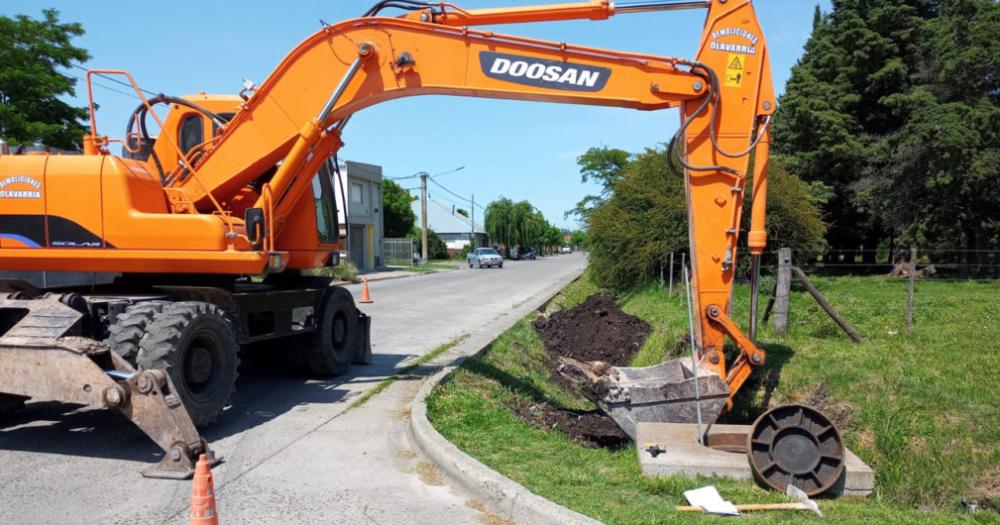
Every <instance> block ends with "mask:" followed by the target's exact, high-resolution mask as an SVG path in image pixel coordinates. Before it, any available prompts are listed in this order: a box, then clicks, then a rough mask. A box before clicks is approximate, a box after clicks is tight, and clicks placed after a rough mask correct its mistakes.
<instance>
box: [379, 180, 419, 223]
mask: <svg viewBox="0 0 1000 525" xmlns="http://www.w3.org/2000/svg"><path fill="white" fill-rule="evenodd" d="M413 200H414V199H413V197H412V196H411V195H410V193H409V192H408V191H406V190H405V189H403V187H402V186H400V185H399V184H396V183H395V182H393V181H391V180H388V179H384V180H383V181H382V221H383V223H384V225H385V236H386V237H406V236H407V234H409V233H410V230H412V229H413V225H414V224H416V222H417V216H416V215H415V214H414V213H413V208H412V207H410V203H412V202H413Z"/></svg>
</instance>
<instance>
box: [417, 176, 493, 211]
mask: <svg viewBox="0 0 1000 525" xmlns="http://www.w3.org/2000/svg"><path fill="white" fill-rule="evenodd" d="M428 178H429V179H430V180H431V182H433V183H434V184H437V186H438V187H439V188H441V189H442V190H444V191H446V192H448V193H450V194H452V195H454V196H455V197H456V198H458V199H460V200H461V201H462V202H464V203H465V204H474V203H473V202H472V201H471V200H469V199H466V198H465V197H462V196H461V195H459V194H457V193H455V192H453V191H451V190H449V189H448V188H446V187H444V185H443V184H441V183H440V182H438V181H436V180H434V178H433V177H428ZM475 206H476V207H477V208H479V209H480V210H483V211H485V210H486V208H484V207H482V206H481V205H479V204H475Z"/></svg>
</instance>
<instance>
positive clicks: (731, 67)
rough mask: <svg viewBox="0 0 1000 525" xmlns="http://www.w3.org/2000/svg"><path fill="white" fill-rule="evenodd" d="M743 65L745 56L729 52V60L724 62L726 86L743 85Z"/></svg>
mask: <svg viewBox="0 0 1000 525" xmlns="http://www.w3.org/2000/svg"><path fill="white" fill-rule="evenodd" d="M744 65H746V57H744V56H742V55H737V54H735V53H729V60H728V61H727V62H726V87H740V86H742V85H743V75H744V72H743V66H744Z"/></svg>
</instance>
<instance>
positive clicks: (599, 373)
mask: <svg viewBox="0 0 1000 525" xmlns="http://www.w3.org/2000/svg"><path fill="white" fill-rule="evenodd" d="M685 361H688V363H687V364H685ZM559 374H560V375H561V376H562V377H564V378H565V379H567V380H568V381H569V382H570V383H571V384H573V385H574V386H575V387H576V388H577V389H578V390H579V391H580V392H581V393H582V394H583V395H585V396H586V397H587V398H588V399H590V400H592V401H594V402H595V403H597V405H598V407H600V408H601V410H602V411H604V412H605V413H607V414H608V415H609V416H611V418H612V419H614V421H615V423H616V424H617V425H618V426H619V427H621V429H622V430H623V431H624V432H625V433H626V434H628V435H629V437H631V438H632V439H633V440H634V439H635V427H636V424H637V423H640V422H643V423H645V422H651V423H695V422H697V421H698V415H697V414H698V408H699V405H700V408H701V421H702V423H706V424H710V423H714V422H715V420H716V419H717V418H718V417H719V414H721V413H722V410H723V409H724V408H725V406H726V400H727V399H728V397H729V388H728V387H727V386H726V383H725V382H724V381H723V380H722V378H720V377H719V376H718V375H716V374H715V373H713V372H711V371H709V370H699V371H698V376H697V377H695V374H694V372H693V371H692V369H691V367H690V361H689V360H686V359H672V360H670V361H666V362H663V363H660V364H658V365H654V366H646V367H617V366H611V365H609V364H607V363H604V362H601V361H591V362H586V363H584V362H580V361H576V360H574V359H570V358H566V357H561V358H560V364H559ZM695 382H697V384H698V394H697V395H696V394H695Z"/></svg>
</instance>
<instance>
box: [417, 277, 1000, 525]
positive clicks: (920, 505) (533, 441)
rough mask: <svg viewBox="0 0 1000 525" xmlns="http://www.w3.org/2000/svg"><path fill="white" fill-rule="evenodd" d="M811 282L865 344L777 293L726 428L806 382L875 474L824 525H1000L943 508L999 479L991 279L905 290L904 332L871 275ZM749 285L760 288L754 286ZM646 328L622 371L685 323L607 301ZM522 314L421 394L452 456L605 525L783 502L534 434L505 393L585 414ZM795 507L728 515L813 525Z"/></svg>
mask: <svg viewBox="0 0 1000 525" xmlns="http://www.w3.org/2000/svg"><path fill="white" fill-rule="evenodd" d="M814 282H815V284H816V286H817V287H819V288H820V290H821V291H822V292H823V293H824V294H825V295H826V297H827V299H828V300H829V301H830V302H831V303H832V304H833V305H834V307H835V308H837V309H838V310H839V311H840V312H841V314H843V316H844V317H845V318H847V319H848V321H849V322H851V323H852V324H853V325H854V326H855V328H857V329H858V331H859V332H861V334H862V336H864V337H865V342H864V343H863V344H861V345H856V344H854V343H852V342H851V341H850V340H849V339H848V338H847V337H846V335H844V334H843V333H841V332H840V331H839V328H838V327H837V326H836V325H835V324H834V323H833V321H832V320H830V319H829V318H828V317H826V314H825V313H823V312H822V311H821V310H819V311H813V310H814V307H815V306H816V304H815V303H814V302H813V300H812V299H811V298H810V297H809V296H808V295H807V294H805V293H804V291H803V290H800V289H797V288H793V294H792V301H791V305H792V306H791V312H792V313H791V317H790V328H789V331H788V332H787V333H786V334H777V333H775V332H774V331H773V330H772V329H771V328H770V327H763V328H762V329H761V330H760V333H759V334H758V338H759V339H760V340H761V341H762V342H763V346H764V348H765V349H766V350H767V351H768V363H767V365H766V366H765V369H764V370H763V371H757V372H755V374H764V375H767V376H769V377H771V378H772V381H771V382H763V385H764V386H760V385H758V386H757V387H756V388H748V389H746V390H745V391H744V392H741V395H740V397H739V399H738V402H737V406H736V408H735V409H734V412H733V413H732V414H730V415H728V416H725V417H726V418H727V419H728V420H730V421H740V422H744V421H745V420H746V419H748V418H751V417H753V416H755V415H756V414H758V413H759V412H760V410H761V406H760V405H761V400H762V399H763V396H764V390H765V387H766V385H768V384H770V385H771V386H772V388H773V391H772V392H771V401H770V402H771V404H772V405H775V404H780V403H784V402H792V401H797V400H802V399H803V398H804V397H806V396H807V395H808V394H809V393H811V392H812V391H814V390H815V388H816V387H817V386H818V385H819V384H820V383H822V382H825V383H826V384H827V386H828V393H829V395H830V397H831V398H832V399H833V400H835V401H837V402H840V403H844V404H846V405H847V406H848V407H849V408H850V409H851V413H852V416H851V418H850V420H849V421H848V423H847V424H846V425H845V426H844V427H843V428H842V429H841V430H842V432H843V434H844V437H845V440H846V442H847V444H848V446H849V447H850V448H851V449H852V450H853V451H854V452H856V453H857V454H859V455H860V456H861V458H862V459H864V460H865V461H866V462H867V463H868V464H869V465H871V466H872V467H873V468H874V469H875V471H876V492H875V494H874V495H873V496H872V497H871V498H869V499H867V500H855V499H849V498H848V499H840V500H824V501H823V502H822V503H821V506H822V508H823V510H824V514H825V517H824V518H823V520H825V521H826V522H829V523H906V524H910V523H935V524H936V523H1000V516H998V514H997V513H995V512H986V513H980V514H977V515H967V514H962V513H961V512H960V510H961V509H960V505H959V498H960V497H961V496H962V495H965V494H973V493H975V492H976V491H977V490H984V489H985V490H989V491H992V492H993V494H994V495H996V491H997V490H998V487H997V484H998V483H1000V479H998V478H1000V408H998V407H1000V394H998V390H997V388H996V387H995V386H994V385H993V382H994V381H995V379H994V378H993V376H992V373H993V371H996V370H1000V283H975V282H968V283H946V282H934V281H926V282H920V283H918V285H917V300H916V309H915V312H916V313H915V328H914V332H913V335H912V336H907V335H906V330H905V305H906V283H905V281H901V280H891V279H884V278H839V279H833V278H817V279H814ZM762 289H765V290H769V289H770V285H768V284H766V283H765V286H763V287H762ZM594 291H596V288H595V287H594V285H593V284H591V283H590V282H589V280H587V279H586V278H583V279H580V280H578V281H577V282H575V283H573V284H571V285H570V286H569V287H567V288H566V289H565V290H564V291H563V293H562V294H561V295H560V296H559V297H557V298H556V299H555V300H554V301H553V303H551V304H550V306H549V308H557V307H568V306H572V305H574V304H577V303H579V302H580V301H582V300H583V299H584V298H586V297H587V296H588V295H589V294H590V293H593V292H594ZM736 297H737V300H736V301H735V304H734V307H733V313H734V317H735V318H736V319H737V320H739V321H741V324H745V323H743V322H742V321H744V320H745V319H746V317H747V314H746V312H747V311H748V308H747V302H748V301H747V290H746V288H745V287H737V290H736ZM620 302H621V304H622V306H623V308H624V309H625V311H627V312H629V313H632V314H635V315H638V316H640V317H642V318H643V319H645V320H646V321H648V322H649V323H650V324H651V325H652V326H653V328H654V330H653V333H652V335H651V336H650V337H649V339H648V340H647V342H646V344H645V345H644V346H643V348H642V349H640V351H639V352H638V353H637V354H636V356H635V358H634V360H633V364H637V365H647V364H652V363H656V362H658V361H659V360H660V359H662V357H663V356H664V355H665V354H666V353H668V352H672V351H673V349H674V348H675V346H676V343H675V342H676V339H677V337H678V336H679V335H683V334H686V333H687V331H688V330H687V312H686V309H685V306H684V305H683V303H681V302H680V301H679V300H678V298H677V297H676V296H675V297H673V298H670V299H668V298H667V297H666V293H665V291H664V290H663V289H661V288H659V287H655V286H654V287H649V288H646V289H643V290H640V291H638V292H636V293H633V294H631V295H629V296H627V297H623V298H621V300H620ZM535 315H536V314H532V315H530V316H528V317H527V318H525V319H523V320H521V321H520V322H519V323H518V324H516V325H515V326H514V327H512V328H511V329H510V330H508V331H507V332H506V333H504V334H503V335H501V336H500V337H499V338H498V339H497V340H496V341H495V342H494V343H493V344H492V345H491V347H490V348H489V349H488V350H487V351H486V352H485V353H483V354H481V355H479V356H477V357H475V358H473V359H470V360H468V361H466V363H465V364H463V365H462V367H460V368H459V369H458V370H456V371H455V372H454V373H453V374H452V375H451V376H450V377H449V378H448V379H447V380H446V381H444V382H442V383H441V385H439V386H438V388H437V389H436V390H435V391H434V393H433V394H432V396H431V397H430V398H428V415H429V416H430V418H431V421H432V422H433V423H434V425H435V427H436V428H437V429H438V430H439V431H440V432H441V433H442V434H443V435H444V436H445V437H446V438H448V439H449V440H451V441H452V442H453V443H455V444H456V445H457V446H458V447H460V448H461V449H462V450H464V451H466V452H467V453H469V454H471V455H472V456H474V457H476V458H477V459H479V460H480V461H482V462H483V463H485V464H486V465H488V466H490V467H491V468H494V469H496V470H498V471H499V472H501V473H503V474H505V475H507V476H509V477H511V478H512V479H514V480H516V481H518V482H519V483H522V484H524V485H525V486H526V487H528V488H529V489H531V490H532V491H534V492H535V493H537V494H539V495H542V496H544V497H546V498H549V499H551V500H553V501H556V502H558V503H560V504H562V505H565V506H567V507H570V508H572V509H574V510H577V511H579V512H582V513H584V514H587V515H589V516H592V517H594V518H596V519H599V520H601V521H604V522H606V523H609V524H633V523H635V524H640V523H641V524H653V523H667V522H674V521H678V522H684V523H687V522H691V523H701V522H705V523H709V522H719V521H720V520H722V519H724V518H718V517H712V516H702V515H692V514H683V515H678V513H676V512H675V511H674V510H673V507H674V505H676V504H680V503H682V502H683V496H682V492H683V491H684V490H687V489H691V488H695V487H699V486H702V485H705V484H710V483H711V484H714V485H716V486H717V487H718V488H719V490H720V491H721V492H722V494H723V495H724V496H725V497H726V498H728V499H730V500H731V501H734V502H737V503H753V502H779V501H785V499H784V498H783V496H781V495H780V494H777V493H774V492H768V491H765V490H763V489H761V488H759V487H758V486H757V485H755V484H753V483H751V482H739V481H733V480H726V479H721V478H704V479H687V478H666V479H647V478H644V477H643V476H642V475H641V473H640V471H639V466H638V463H637V460H636V452H635V448H634V447H632V448H628V449H626V450H622V451H618V452H609V451H606V450H602V449H589V448H585V447H582V446H580V445H577V444H575V443H573V442H571V441H569V439H567V438H566V437H565V436H564V435H562V434H561V433H559V432H558V431H547V430H539V429H537V428H535V427H533V426H532V425H530V424H529V423H527V422H525V421H523V420H521V419H519V418H518V417H517V416H516V415H515V414H514V413H513V412H512V411H511V410H510V409H509V408H508V407H509V406H511V405H512V404H513V403H514V401H515V399H516V398H522V399H524V400H545V401H548V402H551V403H553V404H556V405H559V406H563V407H568V408H589V407H591V404H590V403H589V402H587V401H586V400H584V399H581V398H579V397H578V396H576V395H575V394H573V393H570V392H566V391H564V390H563V389H561V388H560V387H559V386H558V385H556V384H555V383H554V382H553V381H552V378H551V376H550V373H549V371H548V370H547V368H546V366H545V354H544V351H543V350H542V349H541V343H540V341H539V339H538V337H537V335H536V334H535V332H534V330H532V328H531V326H530V321H531V320H532V319H533V318H534V317H535ZM813 519H815V518H812V517H811V516H810V515H808V514H804V513H799V512H774V513H769V514H757V515H753V516H746V517H744V518H741V521H745V522H748V523H798V522H800V521H809V520H813Z"/></svg>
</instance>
